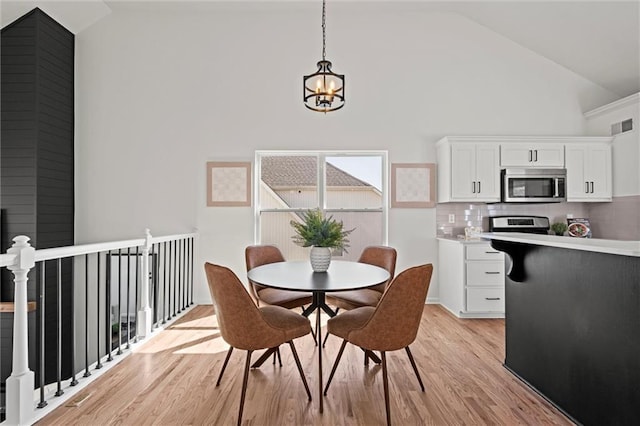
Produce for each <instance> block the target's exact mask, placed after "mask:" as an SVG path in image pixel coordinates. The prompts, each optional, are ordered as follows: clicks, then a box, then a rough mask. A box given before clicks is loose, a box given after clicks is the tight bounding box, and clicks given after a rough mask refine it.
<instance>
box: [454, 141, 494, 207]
mask: <svg viewBox="0 0 640 426" xmlns="http://www.w3.org/2000/svg"><path fill="white" fill-rule="evenodd" d="M499 154H500V147H499V145H498V144H489V143H487V144H469V143H460V144H457V143H454V144H451V200H453V201H484V202H497V201H500V167H499V165H498V161H499V158H500V155H499Z"/></svg>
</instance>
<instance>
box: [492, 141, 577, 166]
mask: <svg viewBox="0 0 640 426" xmlns="http://www.w3.org/2000/svg"><path fill="white" fill-rule="evenodd" d="M564 162H565V159H564V145H562V144H557V143H546V144H529V143H509V144H502V145H500V167H501V168H503V169H505V168H508V167H545V168H556V167H557V168H561V167H564Z"/></svg>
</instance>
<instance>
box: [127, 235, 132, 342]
mask: <svg viewBox="0 0 640 426" xmlns="http://www.w3.org/2000/svg"><path fill="white" fill-rule="evenodd" d="M130 283H131V247H127V349H129V348H130V347H131V346H130V342H129V339H130V338H131V318H130V317H129V311H130V310H131V297H130V294H131V284H130Z"/></svg>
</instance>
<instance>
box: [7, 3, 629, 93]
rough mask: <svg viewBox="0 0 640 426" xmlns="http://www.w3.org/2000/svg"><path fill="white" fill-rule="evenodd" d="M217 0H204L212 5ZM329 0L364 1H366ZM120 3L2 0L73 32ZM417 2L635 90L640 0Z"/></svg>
mask: <svg viewBox="0 0 640 426" xmlns="http://www.w3.org/2000/svg"><path fill="white" fill-rule="evenodd" d="M216 1H217V0H211V1H209V2H208V3H209V4H211V5H213V4H214V3H216ZM227 1H229V0H227ZM231 1H245V0H231ZM258 1H263V2H264V1H265V0H258ZM276 1H278V0H276ZM279 1H286V0H279ZM302 1H316V0H302ZM331 1H334V2H352V3H366V2H367V1H370V0H331ZM118 3H120V4H122V2H118V1H116V2H113V1H102V0H83V1H55V0H44V1H30V0H21V1H11V0H3V1H2V2H1V6H0V17H1V23H2V26H3V27H4V26H5V25H7V24H8V23H10V22H12V21H13V20H15V19H16V18H18V17H20V16H21V15H23V14H24V13H26V12H28V11H29V10H31V9H33V8H34V7H40V8H41V9H42V10H44V11H45V12H46V13H48V14H49V15H51V16H52V17H53V18H54V19H56V20H58V21H59V22H60V23H61V24H63V25H64V26H65V27H67V28H68V29H69V30H70V31H72V32H74V33H76V34H77V33H79V32H81V31H82V30H84V29H85V28H87V27H89V26H90V25H92V24H94V23H95V22H97V21H98V20H100V19H101V18H102V17H104V16H106V15H107V14H109V13H110V12H111V9H112V8H114V7H117V6H118ZM128 3H130V4H132V2H128ZM155 3H157V2H155ZM190 3H191V2H188V1H180V2H175V3H174V6H175V7H180V8H189V7H192V6H194V5H195V3H191V4H190ZM376 3H386V4H387V6H388V5H394V6H397V7H402V5H403V3H405V2H403V1H395V0H388V1H386V2H381V1H376ZM417 3H420V4H422V5H423V7H425V9H427V10H434V11H448V12H455V13H459V14H461V15H464V16H466V17H467V18H469V19H471V20H473V21H475V22H477V23H479V24H480V25H483V26H485V27H487V28H489V29H491V30H493V31H495V32H496V33H499V34H501V35H503V36H504V37H506V38H508V39H510V40H512V41H514V42H515V43H518V44H520V45H521V46H523V47H524V48H526V49H530V50H531V51H533V52H536V53H537V54H539V55H541V56H543V57H545V58H547V59H549V60H550V61H553V62H555V63H557V64H559V65H561V66H563V67H565V68H567V69H569V70H571V71H573V72H575V73H576V74H578V75H581V76H582V77H584V78H586V79H587V80H590V81H592V82H594V83H596V84H598V85H600V86H601V87H603V88H605V89H607V90H609V91H611V92H612V93H614V94H616V95H618V96H619V97H620V98H622V97H625V96H628V95H631V94H634V93H637V92H640V0H626V1H590V0H584V1H557V0H555V1H554V0H551V1H531V0H529V1H524V0H512V1H493V2H491V1H483V0H475V1H466V2H463V1H455V0H452V1H429V0H413V1H412V2H411V4H412V7H415V5H416V4H417ZM139 4H140V6H141V7H147V8H148V7H153V6H154V1H153V0H147V1H145V2H140V3H139ZM162 5H163V7H167V6H168V2H166V1H163V2H162ZM197 7H199V8H202V7H203V2H202V1H200V2H198V3H197ZM204 7H206V3H205V4H204Z"/></svg>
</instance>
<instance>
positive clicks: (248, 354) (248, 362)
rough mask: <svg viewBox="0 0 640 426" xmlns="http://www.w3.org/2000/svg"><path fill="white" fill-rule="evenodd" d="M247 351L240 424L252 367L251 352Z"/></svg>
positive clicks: (239, 414)
mask: <svg viewBox="0 0 640 426" xmlns="http://www.w3.org/2000/svg"><path fill="white" fill-rule="evenodd" d="M252 352H253V351H247V361H246V362H245V363H244V377H243V379H242V393H241V394H240V411H239V412H238V426H240V425H241V424H242V410H243V409H244V397H245V395H246V394H247V382H248V381H249V368H250V367H251V353H252Z"/></svg>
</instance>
